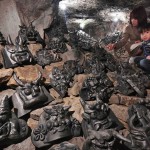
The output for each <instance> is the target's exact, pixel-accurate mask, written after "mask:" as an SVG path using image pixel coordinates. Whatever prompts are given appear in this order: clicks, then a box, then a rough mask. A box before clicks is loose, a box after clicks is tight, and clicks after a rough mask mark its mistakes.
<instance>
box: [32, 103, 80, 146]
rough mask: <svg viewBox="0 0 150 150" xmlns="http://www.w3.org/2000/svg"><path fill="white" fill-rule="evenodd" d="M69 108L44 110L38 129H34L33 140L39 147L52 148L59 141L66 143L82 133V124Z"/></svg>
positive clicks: (59, 107)
mask: <svg viewBox="0 0 150 150" xmlns="http://www.w3.org/2000/svg"><path fill="white" fill-rule="evenodd" d="M69 108H70V107H68V106H66V107H63V106H61V105H57V106H53V107H52V108H51V109H44V112H43V113H42V114H41V116H40V119H39V123H38V126H37V128H35V129H33V131H32V134H31V139H32V142H33V144H34V145H35V146H36V147H38V148H41V147H45V146H52V145H53V144H55V143H57V142H58V141H60V140H61V141H64V140H66V139H68V138H71V137H72V136H79V135H80V133H81V125H80V123H79V122H78V121H77V120H76V119H75V118H73V117H72V113H73V112H69Z"/></svg>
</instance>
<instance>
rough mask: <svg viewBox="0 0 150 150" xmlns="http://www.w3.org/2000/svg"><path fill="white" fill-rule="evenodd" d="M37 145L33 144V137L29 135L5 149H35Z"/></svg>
mask: <svg viewBox="0 0 150 150" xmlns="http://www.w3.org/2000/svg"><path fill="white" fill-rule="evenodd" d="M35 149H36V148H35V146H34V145H33V144H32V141H31V137H28V138H27V139H25V140H24V141H22V142H20V143H17V144H12V145H10V146H8V147H6V148H4V149H3V150H35Z"/></svg>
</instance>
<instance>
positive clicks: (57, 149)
mask: <svg viewBox="0 0 150 150" xmlns="http://www.w3.org/2000/svg"><path fill="white" fill-rule="evenodd" d="M48 150H80V149H79V147H78V146H77V145H74V144H72V143H69V142H62V143H60V144H59V145H56V146H54V147H52V148H50V149H48Z"/></svg>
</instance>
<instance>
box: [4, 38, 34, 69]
mask: <svg viewBox="0 0 150 150" xmlns="http://www.w3.org/2000/svg"><path fill="white" fill-rule="evenodd" d="M2 56H3V60H4V67H5V68H6V69H7V68H14V67H17V66H21V65H25V64H29V63H31V61H32V55H31V53H30V51H29V50H28V47H27V45H25V44H23V42H22V39H21V37H20V38H19V41H18V42H16V45H14V44H13V42H12V41H11V38H10V36H9V37H8V38H7V45H5V48H4V50H3V51H2Z"/></svg>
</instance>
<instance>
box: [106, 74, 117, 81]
mask: <svg viewBox="0 0 150 150" xmlns="http://www.w3.org/2000/svg"><path fill="white" fill-rule="evenodd" d="M116 75H117V74H116V72H108V73H107V76H108V77H109V79H110V80H111V81H112V82H113V83H114V82H115V81H116Z"/></svg>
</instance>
